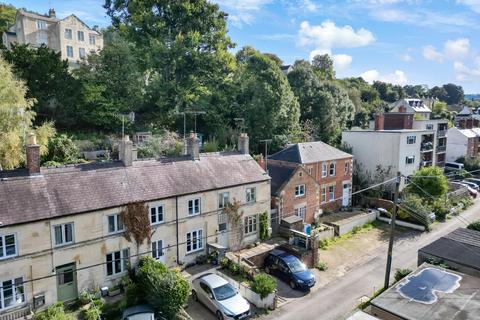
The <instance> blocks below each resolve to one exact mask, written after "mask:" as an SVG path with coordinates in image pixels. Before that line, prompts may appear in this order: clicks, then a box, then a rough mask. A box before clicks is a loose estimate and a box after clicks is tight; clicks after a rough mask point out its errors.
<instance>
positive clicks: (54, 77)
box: [2, 44, 79, 128]
mask: <svg viewBox="0 0 480 320" xmlns="http://www.w3.org/2000/svg"><path fill="white" fill-rule="evenodd" d="M2 54H3V57H4V58H5V60H6V61H8V62H9V63H10V64H12V69H13V72H14V73H15V75H16V76H18V77H19V78H20V79H22V80H24V81H25V83H26V85H27V87H28V91H27V98H29V99H32V101H35V103H34V105H33V109H34V111H35V112H36V113H37V117H36V120H35V124H39V123H42V122H44V121H55V125H56V126H57V127H60V128H69V127H73V126H75V125H76V124H77V115H76V112H75V105H76V103H77V100H78V94H79V90H78V88H79V86H78V82H77V80H76V79H75V78H74V77H73V76H72V75H71V73H70V72H69V70H68V62H67V61H66V60H61V58H60V53H56V52H55V51H53V50H51V49H49V48H48V47H46V46H45V45H41V46H40V47H38V48H32V47H30V46H29V45H24V44H18V45H16V44H12V48H11V50H3V51H2Z"/></svg>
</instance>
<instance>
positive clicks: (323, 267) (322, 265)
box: [316, 261, 328, 271]
mask: <svg viewBox="0 0 480 320" xmlns="http://www.w3.org/2000/svg"><path fill="white" fill-rule="evenodd" d="M316 267H317V269H318V270H320V271H327V270H328V265H327V263H326V262H325V261H319V262H318V264H317V265H316Z"/></svg>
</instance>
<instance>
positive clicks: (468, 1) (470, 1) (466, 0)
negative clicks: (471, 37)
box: [457, 0, 480, 13]
mask: <svg viewBox="0 0 480 320" xmlns="http://www.w3.org/2000/svg"><path fill="white" fill-rule="evenodd" d="M457 3H460V4H463V5H466V6H467V7H470V9H472V10H473V11H475V12H478V13H480V0H457Z"/></svg>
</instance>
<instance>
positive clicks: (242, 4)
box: [212, 0, 273, 27]
mask: <svg viewBox="0 0 480 320" xmlns="http://www.w3.org/2000/svg"><path fill="white" fill-rule="evenodd" d="M272 1H273V0H241V1H238V0H213V1H212V2H215V3H217V4H219V5H220V7H221V9H222V10H224V11H226V12H227V13H228V19H229V21H231V22H232V24H233V25H234V26H236V27H241V26H242V25H243V24H251V23H252V22H253V21H254V20H255V13H258V12H259V11H261V9H262V7H263V6H265V5H267V4H269V3H271V2H272Z"/></svg>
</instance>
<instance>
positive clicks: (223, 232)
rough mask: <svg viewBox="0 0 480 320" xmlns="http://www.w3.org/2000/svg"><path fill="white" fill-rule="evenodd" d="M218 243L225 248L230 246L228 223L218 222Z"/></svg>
mask: <svg viewBox="0 0 480 320" xmlns="http://www.w3.org/2000/svg"><path fill="white" fill-rule="evenodd" d="M218 244H219V245H221V246H223V247H225V248H228V231H227V223H219V224H218Z"/></svg>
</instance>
